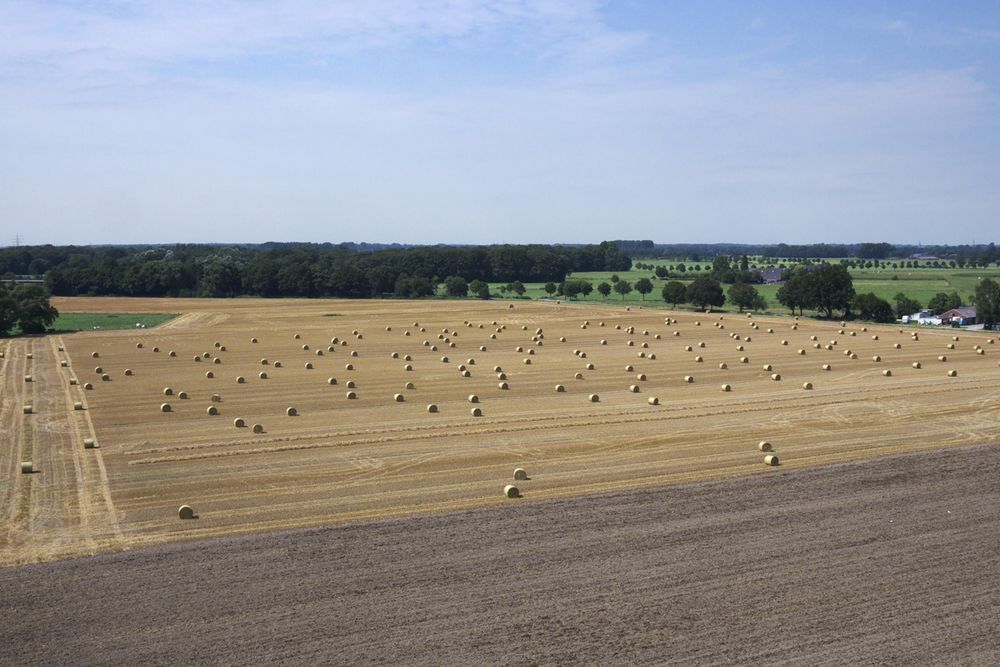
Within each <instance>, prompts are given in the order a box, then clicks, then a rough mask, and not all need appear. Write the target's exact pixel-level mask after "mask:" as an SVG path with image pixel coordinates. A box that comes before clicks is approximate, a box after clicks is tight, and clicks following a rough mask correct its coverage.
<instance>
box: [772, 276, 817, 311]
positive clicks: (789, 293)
mask: <svg viewBox="0 0 1000 667" xmlns="http://www.w3.org/2000/svg"><path fill="white" fill-rule="evenodd" d="M775 296H776V297H777V299H778V303H780V304H781V305H783V306H785V307H786V308H788V309H789V310H790V311H792V315H794V314H795V309H796V308H798V309H799V314H800V315H801V314H802V309H803V308H805V307H806V306H811V305H812V303H811V302H810V295H809V272H808V271H806V270H805V269H799V270H797V271H793V272H792V274H791V275H790V276H788V279H787V280H785V283H784V284H783V285H782V286H781V287H779V288H778V292H777V293H776V294H775Z"/></svg>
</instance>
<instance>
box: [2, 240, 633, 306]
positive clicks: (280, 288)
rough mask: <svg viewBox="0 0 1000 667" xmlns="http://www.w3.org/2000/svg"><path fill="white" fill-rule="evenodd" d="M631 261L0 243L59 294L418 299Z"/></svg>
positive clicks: (525, 248) (585, 249)
mask: <svg viewBox="0 0 1000 667" xmlns="http://www.w3.org/2000/svg"><path fill="white" fill-rule="evenodd" d="M631 264H632V260H631V258H630V257H629V256H628V255H627V254H625V253H624V252H622V251H621V250H619V249H618V247H617V246H616V245H614V244H613V243H610V242H604V243H601V244H599V245H584V246H559V245H493V246H466V247H456V246H417V247H411V248H386V249H377V250H373V251H370V252H363V251H358V250H356V249H353V248H351V247H348V246H346V245H339V246H331V245H329V244H325V245H316V244H298V245H281V246H277V247H254V246H240V245H232V246H213V245H175V246H155V247H150V246H139V247H122V246H104V247H100V246H97V247H77V246H34V247H19V248H5V249H2V250H0V275H4V276H7V277H12V276H13V275H44V278H45V284H46V286H47V287H48V289H49V291H50V292H51V293H52V294H54V295H58V296H75V295H114V296H148V297H159V296H175V297H176V296H206V297H232V296H242V295H248V296H265V297H277V296H300V297H349V298H350V297H374V296H382V295H396V296H402V297H418V296H425V295H430V294H434V293H435V291H436V289H437V285H438V284H439V283H440V282H441V281H442V280H443V279H444V278H445V277H448V276H461V277H462V278H463V279H465V280H468V281H473V280H478V281H480V282H481V283H488V282H493V283H497V282H499V283H512V282H513V281H523V282H545V281H556V282H561V281H563V280H564V279H565V277H566V275H567V274H568V273H571V272H577V271H624V270H628V269H629V268H630V267H631Z"/></svg>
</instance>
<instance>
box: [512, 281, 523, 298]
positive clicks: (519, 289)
mask: <svg viewBox="0 0 1000 667" xmlns="http://www.w3.org/2000/svg"><path fill="white" fill-rule="evenodd" d="M510 287H511V289H513V290H514V293H515V294H517V295H518V296H524V293H525V291H526V290H525V288H524V283H522V282H521V281H520V280H515V281H514V282H512V283H511V284H510Z"/></svg>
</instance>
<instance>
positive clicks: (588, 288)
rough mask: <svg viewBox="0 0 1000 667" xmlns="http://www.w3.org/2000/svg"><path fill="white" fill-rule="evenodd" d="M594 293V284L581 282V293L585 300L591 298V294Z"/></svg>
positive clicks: (587, 281) (585, 281)
mask: <svg viewBox="0 0 1000 667" xmlns="http://www.w3.org/2000/svg"><path fill="white" fill-rule="evenodd" d="M593 291H594V283H592V282H590V281H589V280H581V281H580V293H581V294H583V298H584V299H586V298H587V297H588V296H590V293H591V292H593Z"/></svg>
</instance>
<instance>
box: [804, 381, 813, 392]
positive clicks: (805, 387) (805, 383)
mask: <svg viewBox="0 0 1000 667" xmlns="http://www.w3.org/2000/svg"><path fill="white" fill-rule="evenodd" d="M802 388H803V389H807V390H808V389H812V388H813V383H812V382H803V383H802Z"/></svg>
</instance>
